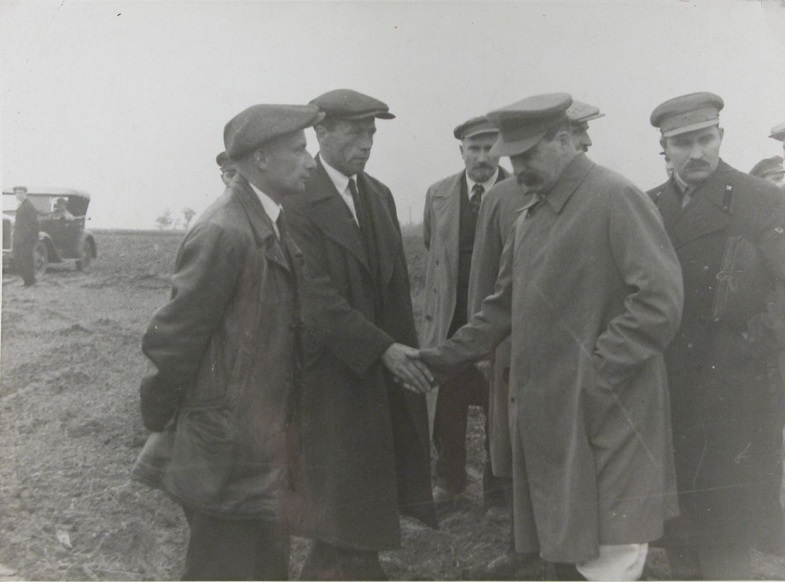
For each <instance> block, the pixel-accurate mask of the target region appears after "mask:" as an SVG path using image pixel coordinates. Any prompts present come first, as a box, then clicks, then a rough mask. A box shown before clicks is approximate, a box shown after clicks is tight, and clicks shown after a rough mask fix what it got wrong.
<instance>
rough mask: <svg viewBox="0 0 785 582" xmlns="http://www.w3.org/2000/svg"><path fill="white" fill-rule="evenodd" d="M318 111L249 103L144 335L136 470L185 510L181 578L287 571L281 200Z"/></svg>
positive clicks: (293, 430)
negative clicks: (167, 296) (145, 432)
mask: <svg viewBox="0 0 785 582" xmlns="http://www.w3.org/2000/svg"><path fill="white" fill-rule="evenodd" d="M322 117H323V114H322V113H320V112H319V110H318V108H317V107H315V106H313V105H255V106H252V107H249V108H248V109H246V110H244V111H242V112H240V113H239V114H238V115H236V116H235V117H234V118H233V119H232V120H230V121H229V122H228V123H227V124H226V127H225V129H224V142H225V145H226V151H227V153H228V155H229V156H230V157H231V158H232V160H234V162H235V165H236V167H237V171H238V173H239V176H238V177H236V178H235V179H234V180H233V181H232V182H231V183H230V185H229V187H228V188H227V189H226V190H225V191H224V193H223V194H222V195H221V197H220V198H218V199H217V200H216V201H215V202H214V203H213V204H212V205H211V206H210V207H209V208H208V209H207V210H205V211H204V213H203V214H202V215H201V216H200V217H199V219H198V220H197V221H196V223H195V224H194V225H193V227H191V229H190V230H189V231H188V233H187V234H186V235H185V238H184V240H183V242H182V244H181V245H180V249H179V251H178V254H177V261H176V264H175V271H174V275H173V276H172V296H171V300H170V301H169V303H167V304H166V305H164V306H163V307H161V308H160V309H159V310H158V311H157V312H156V313H155V315H154V316H153V320H152V322H151V323H150V326H149V327H148V329H147V332H146V333H145V335H144V338H143V340H142V350H143V351H144V353H145V355H146V356H147V358H148V359H149V360H150V362H151V363H152V373H151V374H150V375H148V376H147V377H146V378H144V380H143V381H142V386H141V389H140V395H141V408H142V420H143V421H144V424H145V426H146V427H147V428H148V429H149V430H151V431H153V432H152V434H151V435H150V437H149V438H148V440H147V443H146V445H145V447H144V449H143V450H142V452H141V454H140V456H139V458H138V459H137V462H136V465H135V467H134V469H133V476H134V477H135V478H136V479H138V480H140V481H142V482H144V483H146V484H148V485H150V486H152V487H157V488H160V489H162V490H163V491H164V492H165V493H167V494H168V495H169V496H170V497H172V498H173V499H174V500H175V501H177V502H178V503H180V504H181V505H182V506H183V507H184V509H185V513H186V517H187V519H188V523H189V525H190V528H191V536H190V541H189V543H188V551H187V554H186V558H185V573H184V574H183V579H184V580H285V579H287V578H288V537H287V534H286V531H285V526H284V518H285V515H286V513H287V511H288V505H289V503H290V501H289V500H290V499H291V500H294V499H295V496H294V491H295V490H296V489H297V480H298V478H299V475H300V474H301V467H300V464H299V460H298V455H297V440H296V439H297V430H298V427H297V425H298V406H299V397H300V394H301V389H302V386H301V383H302V372H301V369H302V348H301V343H302V341H301V330H302V325H301V316H300V301H299V298H298V291H299V290H300V289H301V287H302V286H303V282H302V265H303V258H302V255H301V253H300V251H299V249H298V248H297V247H296V246H295V245H294V244H293V242H292V241H291V240H290V239H289V236H288V235H287V234H286V228H285V224H284V215H283V213H282V211H281V206H280V204H281V201H282V200H283V199H284V197H287V196H289V195H295V194H297V195H299V194H301V193H302V192H303V191H304V190H305V183H306V181H307V179H308V177H309V175H310V173H311V171H312V170H313V168H314V167H315V164H314V161H313V158H312V157H311V156H310V155H309V154H308V152H307V151H306V141H305V133H304V131H303V130H304V129H305V128H306V127H311V126H312V125H313V124H315V123H318V122H319V121H321V119H322ZM292 502H293V501H292Z"/></svg>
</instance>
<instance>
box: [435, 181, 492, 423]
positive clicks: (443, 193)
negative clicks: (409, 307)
mask: <svg viewBox="0 0 785 582" xmlns="http://www.w3.org/2000/svg"><path fill="white" fill-rule="evenodd" d="M506 177H507V171H506V170H505V169H504V168H502V167H501V166H499V174H498V177H497V183H498V181H499V180H503V179H505V178H506ZM485 196H487V194H486V195H484V196H483V198H485ZM462 197H466V198H467V199H468V193H467V187H466V170H464V171H462V172H458V173H457V174H453V175H452V176H448V177H447V178H444V179H443V180H439V181H438V182H436V183H435V184H432V185H431V186H430V187H429V188H428V191H427V192H426V193H425V209H424V212H423V227H422V228H423V242H424V243H425V248H426V249H428V264H427V266H426V268H425V301H424V306H423V316H422V321H421V323H420V346H422V347H423V348H433V347H436V346H438V345H439V344H440V343H441V342H443V341H444V340H446V339H447V334H448V333H449V330H450V325H451V324H452V319H453V315H454V314H455V305H456V301H457V299H456V290H457V287H458V262H459V257H460V222H461V198H462ZM475 244H476V235H475ZM467 317H468V314H467ZM438 393H439V389H438V388H436V389H434V390H431V391H430V392H429V393H428V395H427V397H426V398H427V400H428V417H429V420H430V424H431V426H432V425H433V418H434V414H435V410H436V399H437V396H438Z"/></svg>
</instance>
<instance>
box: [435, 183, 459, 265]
mask: <svg viewBox="0 0 785 582" xmlns="http://www.w3.org/2000/svg"><path fill="white" fill-rule="evenodd" d="M465 175H466V172H460V173H459V174H456V175H455V176H452V177H451V178H450V179H449V180H448V181H447V182H446V183H445V184H444V185H443V187H442V188H439V190H438V191H437V192H434V195H433V212H434V214H435V215H436V233H437V236H438V237H439V240H440V241H441V245H442V247H443V248H444V253H445V255H446V256H447V263H448V265H449V267H450V272H452V273H456V276H457V272H458V256H457V254H458V237H459V236H460V233H459V230H460V223H461V197H462V196H465V193H466V179H465V177H464V176H465Z"/></svg>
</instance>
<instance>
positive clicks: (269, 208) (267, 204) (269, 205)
mask: <svg viewBox="0 0 785 582" xmlns="http://www.w3.org/2000/svg"><path fill="white" fill-rule="evenodd" d="M249 184H251V183H250V182H249ZM251 188H253V191H254V192H256V195H257V196H258V197H259V201H260V202H261V203H262V208H264V211H265V212H266V213H267V216H269V217H270V220H272V221H273V230H274V231H275V238H277V239H278V240H281V233H280V232H278V216H280V214H281V211H282V209H281V205H280V204H278V203H277V202H276V201H275V200H273V199H272V198H270V197H269V196H268V195H267V194H265V193H264V192H262V191H261V190H259V188H257V187H256V186H254V185H253V184H251Z"/></svg>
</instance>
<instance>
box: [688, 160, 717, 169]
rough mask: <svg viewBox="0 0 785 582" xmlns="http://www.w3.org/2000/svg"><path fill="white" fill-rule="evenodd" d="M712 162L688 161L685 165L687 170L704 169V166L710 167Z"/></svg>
mask: <svg viewBox="0 0 785 582" xmlns="http://www.w3.org/2000/svg"><path fill="white" fill-rule="evenodd" d="M710 167H711V164H709V163H708V162H688V163H687V164H685V165H684V169H685V170H702V169H704V168H710Z"/></svg>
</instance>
